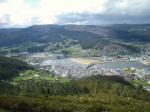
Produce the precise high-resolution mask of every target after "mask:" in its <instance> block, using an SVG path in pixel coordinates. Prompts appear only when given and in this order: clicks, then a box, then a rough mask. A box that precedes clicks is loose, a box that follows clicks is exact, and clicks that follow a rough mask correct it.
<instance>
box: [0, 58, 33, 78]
mask: <svg viewBox="0 0 150 112" xmlns="http://www.w3.org/2000/svg"><path fill="white" fill-rule="evenodd" d="M27 69H32V67H29V66H28V65H27V64H26V63H24V62H22V61H19V60H16V59H12V58H6V57H2V56H0V79H1V80H2V79H10V78H12V77H14V76H18V75H19V73H20V72H21V71H23V70H27Z"/></svg>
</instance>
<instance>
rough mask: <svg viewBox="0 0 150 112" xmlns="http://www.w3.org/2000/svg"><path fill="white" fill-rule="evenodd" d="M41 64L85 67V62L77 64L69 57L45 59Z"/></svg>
mask: <svg viewBox="0 0 150 112" xmlns="http://www.w3.org/2000/svg"><path fill="white" fill-rule="evenodd" d="M41 65H43V66H44V65H63V66H79V67H85V66H87V65H85V64H79V63H76V62H75V61H72V60H71V59H69V58H67V59H53V60H46V61H44V62H42V63H41Z"/></svg>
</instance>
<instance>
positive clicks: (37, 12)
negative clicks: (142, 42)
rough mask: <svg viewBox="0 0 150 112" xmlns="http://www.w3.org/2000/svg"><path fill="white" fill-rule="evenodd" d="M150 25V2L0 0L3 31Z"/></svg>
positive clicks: (115, 0) (122, 0)
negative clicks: (51, 26) (54, 26)
mask: <svg viewBox="0 0 150 112" xmlns="http://www.w3.org/2000/svg"><path fill="white" fill-rule="evenodd" d="M121 23H129V24H143V23H150V0H0V28H10V27H27V26H31V25H35V24H37V25H38V24H83V25H84V24H90V25H92V24H93V25H100V24H121Z"/></svg>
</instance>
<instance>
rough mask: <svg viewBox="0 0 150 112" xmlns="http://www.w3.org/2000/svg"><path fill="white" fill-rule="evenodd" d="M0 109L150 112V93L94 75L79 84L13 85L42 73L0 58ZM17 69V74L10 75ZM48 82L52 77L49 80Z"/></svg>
mask: <svg viewBox="0 0 150 112" xmlns="http://www.w3.org/2000/svg"><path fill="white" fill-rule="evenodd" d="M0 59H1V61H0V62H1V63H0V67H1V73H0V76H1V80H0V108H5V109H10V110H12V111H15V112H16V111H20V112H23V111H30V112H37V111H40V112H59V111H62V112H71V111H91V112H98V111H113V112H118V111H121V112H126V111H136V112H141V111H143V112H149V111H150V103H149V101H150V93H149V92H148V91H146V90H144V89H143V88H142V86H137V87H135V86H133V85H132V84H131V83H129V82H127V81H125V80H124V79H123V78H121V77H118V76H103V75H93V76H89V77H85V78H82V79H79V80H71V81H70V82H68V81H66V80H68V79H63V81H49V80H46V79H45V80H39V79H38V81H37V79H36V78H32V79H29V80H19V81H18V82H17V83H16V84H12V83H10V82H11V81H12V80H16V81H17V78H18V77H19V76H18V75H19V73H20V72H22V71H23V72H24V73H25V74H35V73H43V74H45V75H46V72H45V71H40V72H39V71H36V70H35V69H34V68H33V67H30V66H28V65H26V64H25V63H23V62H21V61H18V60H14V59H10V58H5V57H0ZM12 66H13V67H14V69H13V70H14V71H15V72H9V71H11V67H12ZM2 71H3V72H2ZM46 78H49V77H46Z"/></svg>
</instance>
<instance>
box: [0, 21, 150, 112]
mask: <svg viewBox="0 0 150 112" xmlns="http://www.w3.org/2000/svg"><path fill="white" fill-rule="evenodd" d="M149 26H150V25H149V24H144V25H130V24H129V25H128V24H127V25H124V24H120V25H119V24H116V25H115V24H114V25H97V26H96V25H34V26H30V27H27V28H18V29H0V39H1V41H0V55H1V56H0V108H2V110H5V109H8V110H9V109H10V110H12V111H33V112H36V111H42V112H46V111H56V112H57V111H63V112H66V111H69V112H70V111H73V112H75V111H93V112H97V111H114V112H115V111H124V110H125V111H126V110H129V111H137V112H138V111H139V112H140V111H144V112H148V111H149V110H150V108H149V105H150V104H149V101H150V93H149V91H150V44H149V42H150V37H149V35H150V28H149ZM52 102H53V103H52ZM134 104H135V105H134ZM128 107H130V108H128ZM0 110H1V109H0Z"/></svg>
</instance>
